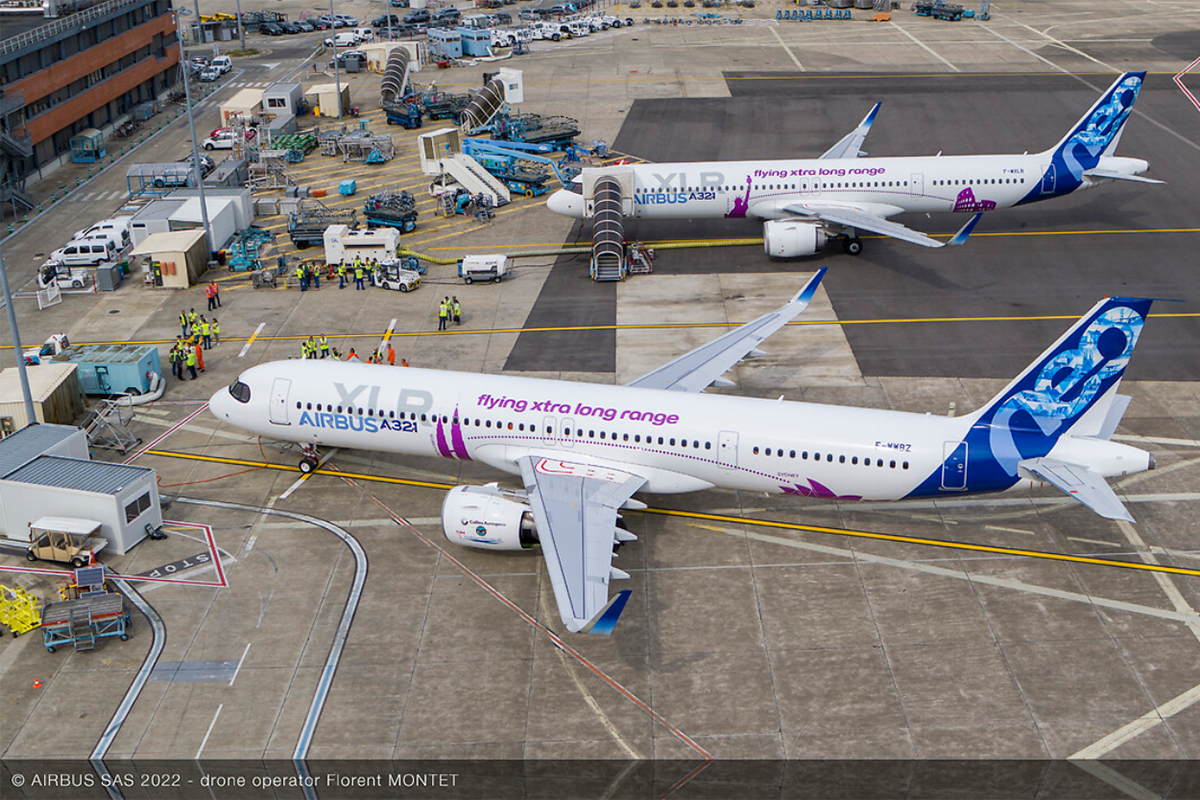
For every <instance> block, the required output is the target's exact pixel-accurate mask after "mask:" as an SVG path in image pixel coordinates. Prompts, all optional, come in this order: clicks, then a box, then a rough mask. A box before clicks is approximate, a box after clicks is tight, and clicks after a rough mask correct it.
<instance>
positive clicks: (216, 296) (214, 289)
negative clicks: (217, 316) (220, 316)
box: [209, 281, 221, 308]
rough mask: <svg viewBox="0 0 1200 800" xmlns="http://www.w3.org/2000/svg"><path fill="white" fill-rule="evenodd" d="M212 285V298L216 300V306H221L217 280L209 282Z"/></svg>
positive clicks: (219, 288)
mask: <svg viewBox="0 0 1200 800" xmlns="http://www.w3.org/2000/svg"><path fill="white" fill-rule="evenodd" d="M209 286H211V287H212V293H213V300H216V301H217V308H220V307H221V287H220V286H217V282H216V281H213V282H212V283H210V284H209Z"/></svg>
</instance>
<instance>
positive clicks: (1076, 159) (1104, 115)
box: [1017, 72, 1146, 205]
mask: <svg viewBox="0 0 1200 800" xmlns="http://www.w3.org/2000/svg"><path fill="white" fill-rule="evenodd" d="M1145 77H1146V73H1145V72H1126V73H1125V74H1124V75H1122V76H1121V77H1119V78H1117V80H1116V81H1114V82H1113V85H1112V86H1110V87H1108V91H1106V92H1105V93H1104V94H1103V95H1101V96H1100V99H1099V100H1097V101H1096V104H1095V105H1094V106H1092V108H1091V110H1089V111H1088V113H1087V114H1085V115H1084V116H1083V118H1082V119H1080V120H1079V122H1077V123H1076V124H1075V127H1074V128H1072V129H1071V132H1070V133H1068V134H1067V135H1066V136H1065V137H1063V140H1062V141H1061V142H1059V143H1058V144H1057V145H1056V146H1055V147H1054V148H1052V149H1051V150H1048V151H1047V153H1048V154H1049V155H1050V164H1049V166H1048V167H1047V168H1046V171H1045V172H1044V174H1043V175H1042V176H1041V179H1040V180H1039V181H1038V182H1037V183H1035V185H1034V186H1033V188H1032V189H1030V190H1029V194H1027V195H1025V197H1023V198H1021V200H1020V202H1018V203H1017V205H1021V204H1022V203H1032V202H1034V201H1036V200H1045V199H1047V198H1050V197H1058V196H1060V195H1064V194H1069V193H1071V192H1073V191H1075V190H1076V189H1078V188H1079V186H1080V185H1081V184H1082V183H1083V173H1084V172H1085V171H1086V170H1089V169H1094V168H1095V167H1096V165H1097V164H1099V163H1100V156H1101V155H1106V154H1109V155H1110V154H1111V153H1108V152H1107V151H1109V150H1110V149H1111V148H1112V146H1113V144H1114V143H1115V142H1116V141H1117V140H1118V139H1119V138H1120V135H1121V129H1122V127H1124V125H1125V121H1126V120H1127V119H1128V118H1129V114H1130V112H1131V111H1133V103H1134V101H1135V100H1137V96H1138V92H1140V91H1141V90H1142V82H1143V81H1144V80H1145Z"/></svg>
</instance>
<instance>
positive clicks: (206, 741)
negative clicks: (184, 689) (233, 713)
mask: <svg viewBox="0 0 1200 800" xmlns="http://www.w3.org/2000/svg"><path fill="white" fill-rule="evenodd" d="M224 707H225V704H224V703H222V704H221V705H219V706H217V713H215V714H213V718H212V722H210V723H208V730H207V731H205V733H204V740H203V741H201V742H200V749H199V750H197V751H196V760H197V761H199V760H200V754H201V753H203V752H204V745H206V744H208V737H209V736H210V735H212V732H213V726H214V725H216V724H217V717H219V716H221V709H222V708H224Z"/></svg>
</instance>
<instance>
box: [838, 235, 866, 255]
mask: <svg viewBox="0 0 1200 800" xmlns="http://www.w3.org/2000/svg"><path fill="white" fill-rule="evenodd" d="M842 249H843V250H845V251H846V254H847V255H851V256H857V255H861V254H862V250H863V244H862V239H860V238H858V237H857V236H855V235H853V234H851V235H850V236H846V237H843V239H842Z"/></svg>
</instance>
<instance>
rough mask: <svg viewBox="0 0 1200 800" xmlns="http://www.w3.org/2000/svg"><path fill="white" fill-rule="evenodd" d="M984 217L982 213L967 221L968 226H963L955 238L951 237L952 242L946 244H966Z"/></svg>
mask: <svg viewBox="0 0 1200 800" xmlns="http://www.w3.org/2000/svg"><path fill="white" fill-rule="evenodd" d="M982 216H983V212H982V211H980V212H979V213H977V214H975V215H974V216H973V217H971V218H970V219H969V220H967V224H966V225H963V226H962V227H961V228H959V229H958V233H956V234H954V236H953V237H951V239H950V241H948V242H946V244H947V245H956V244H962V243H963V242H965V241H966V240H967V237H968V236H970V235H971V231H973V230H975V223H977V222H979V219H980V218H981V217H982Z"/></svg>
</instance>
